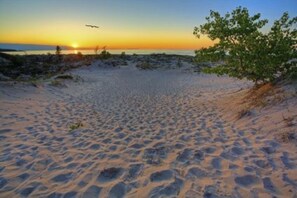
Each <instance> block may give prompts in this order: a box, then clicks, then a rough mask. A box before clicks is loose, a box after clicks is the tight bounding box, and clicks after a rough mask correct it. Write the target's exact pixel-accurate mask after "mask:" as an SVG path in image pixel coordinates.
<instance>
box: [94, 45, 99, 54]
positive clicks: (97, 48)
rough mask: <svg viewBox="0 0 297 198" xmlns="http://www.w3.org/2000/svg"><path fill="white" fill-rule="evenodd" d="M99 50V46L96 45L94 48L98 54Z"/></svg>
mask: <svg viewBox="0 0 297 198" xmlns="http://www.w3.org/2000/svg"><path fill="white" fill-rule="evenodd" d="M98 50H99V46H98V45H96V47H95V49H94V52H95V54H96V55H98Z"/></svg>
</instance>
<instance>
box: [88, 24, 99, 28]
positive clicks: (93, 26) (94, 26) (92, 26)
mask: <svg viewBox="0 0 297 198" xmlns="http://www.w3.org/2000/svg"><path fill="white" fill-rule="evenodd" d="M86 26H87V27H90V28H99V26H96V25H88V24H87V25H86Z"/></svg>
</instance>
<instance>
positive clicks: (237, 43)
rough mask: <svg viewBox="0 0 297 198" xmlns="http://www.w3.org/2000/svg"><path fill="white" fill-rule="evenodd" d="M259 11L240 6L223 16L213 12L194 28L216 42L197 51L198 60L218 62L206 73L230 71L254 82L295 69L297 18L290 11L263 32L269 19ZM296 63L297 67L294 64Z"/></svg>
mask: <svg viewBox="0 0 297 198" xmlns="http://www.w3.org/2000/svg"><path fill="white" fill-rule="evenodd" d="M260 16H261V15H260V14H259V13H258V14H256V15H253V16H250V15H249V12H248V10H247V9H246V8H241V7H239V8H237V9H235V10H234V11H232V13H227V14H226V15H225V16H221V15H220V14H219V13H218V12H215V11H211V12H210V16H209V17H206V20H207V22H206V23H205V24H203V25H200V26H199V27H195V28H194V35H196V36H197V37H198V38H200V35H206V36H208V37H209V38H210V39H211V40H214V41H217V42H216V44H214V46H211V47H209V48H202V49H200V50H197V51H196V52H195V53H196V58H195V59H196V61H197V62H206V61H211V62H218V61H221V64H219V65H218V66H217V67H211V68H206V69H204V72H206V73H216V74H218V75H223V74H227V75H229V76H232V77H237V78H240V79H241V78H247V79H249V80H252V81H254V82H256V83H257V82H259V81H261V82H271V81H274V80H275V79H277V78H279V77H283V76H288V75H289V74H290V73H292V72H293V71H295V72H296V62H297V61H296V58H297V53H296V45H297V39H296V38H297V29H296V28H293V27H296V23H297V17H295V18H293V19H290V18H289V15H288V13H284V14H283V16H282V17H281V18H280V19H279V20H277V21H275V22H274V24H273V26H272V27H271V29H270V31H268V32H267V33H263V32H262V31H261V28H263V27H264V26H265V25H266V24H267V23H268V20H266V19H264V20H261V19H260ZM294 65H295V66H294Z"/></svg>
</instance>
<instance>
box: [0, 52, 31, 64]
mask: <svg viewBox="0 0 297 198" xmlns="http://www.w3.org/2000/svg"><path fill="white" fill-rule="evenodd" d="M0 57H1V58H4V59H6V60H9V61H11V63H12V65H11V66H12V67H19V66H22V65H24V63H25V59H24V57H22V56H20V55H10V54H6V53H2V52H0Z"/></svg>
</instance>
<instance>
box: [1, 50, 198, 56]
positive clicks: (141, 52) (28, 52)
mask: <svg viewBox="0 0 297 198" xmlns="http://www.w3.org/2000/svg"><path fill="white" fill-rule="evenodd" d="M5 50H7V49H5ZM101 51H102V50H98V54H100V52H101ZM107 51H108V52H110V53H111V54H115V55H116V54H122V53H123V52H124V53H125V54H127V55H133V54H137V55H150V54H169V55H188V56H195V53H194V50H172V49H168V50H163V49H162V50H159V49H137V50H132V49H107ZM0 52H7V53H8V54H11V55H47V54H55V52H56V50H54V49H52V50H43V49H42V50H14V49H12V50H7V51H3V49H2V51H1V50H0ZM78 52H80V53H82V54H83V55H95V51H94V50H79V49H65V50H63V49H62V54H64V55H67V54H77V53H78Z"/></svg>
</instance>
